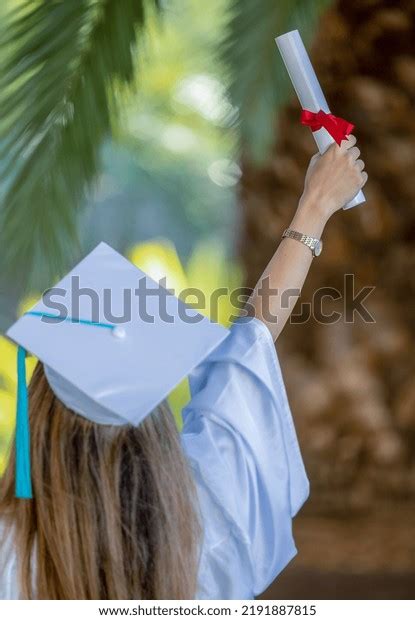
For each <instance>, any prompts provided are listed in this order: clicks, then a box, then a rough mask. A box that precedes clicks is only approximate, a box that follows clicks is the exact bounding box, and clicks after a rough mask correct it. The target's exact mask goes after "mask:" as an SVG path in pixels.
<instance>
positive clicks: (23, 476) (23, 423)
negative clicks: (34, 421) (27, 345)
mask: <svg viewBox="0 0 415 620" xmlns="http://www.w3.org/2000/svg"><path fill="white" fill-rule="evenodd" d="M16 497H18V498H21V499H32V497H33V494H32V480H31V472H30V428H29V398H28V393H27V384H26V351H25V349H23V347H19V348H18V350H17V411H16Z"/></svg>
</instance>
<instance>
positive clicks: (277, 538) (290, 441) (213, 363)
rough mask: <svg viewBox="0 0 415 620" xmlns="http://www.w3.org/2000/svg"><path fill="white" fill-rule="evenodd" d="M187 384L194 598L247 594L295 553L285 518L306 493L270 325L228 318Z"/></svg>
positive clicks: (185, 415)
mask: <svg viewBox="0 0 415 620" xmlns="http://www.w3.org/2000/svg"><path fill="white" fill-rule="evenodd" d="M190 388H191V394H192V399H191V401H190V403H189V405H188V406H187V407H186V408H185V410H184V412H183V421H184V426H183V432H182V443H183V447H184V450H185V452H186V454H187V458H188V460H189V462H190V466H191V468H192V471H193V475H194V479H195V483H196V487H197V492H198V499H199V506H200V512H201V520H202V525H203V531H204V539H203V545H202V551H201V559H200V568H199V593H198V596H199V598H207V599H244V598H252V597H253V596H256V595H257V594H260V593H261V592H263V591H264V590H265V589H266V587H267V586H268V585H269V584H270V583H271V582H272V581H273V580H274V578H275V577H276V576H277V575H278V573H279V572H280V571H281V570H282V569H283V568H284V567H285V566H286V565H287V563H288V562H289V561H290V560H291V559H292V558H293V557H294V555H295V554H296V548H295V544H294V540H293V535H292V517H294V515H295V514H296V513H297V511H298V510H299V509H300V507H301V506H302V504H303V503H304V501H305V500H306V499H307V497H308V493H309V483H308V480H307V476H306V473H305V470H304V465H303V461H302V458H301V454H300V449H299V446H298V441H297V437H296V433H295V429H294V424H293V420H292V417H291V412H290V408H289V405H288V400H287V395H286V391H285V387H284V382H283V378H282V375H281V369H280V366H279V363H278V358H277V354H276V351H275V347H274V342H273V340H272V337H271V334H270V332H269V331H268V328H267V327H266V326H265V325H264V324H263V323H262V322H261V321H259V320H257V319H249V320H245V321H241V322H238V323H235V324H234V325H233V326H232V328H231V331H230V335H229V336H228V337H227V338H226V340H225V341H224V342H223V343H222V344H221V345H220V346H219V347H218V348H217V349H216V350H215V351H214V352H213V353H212V354H211V355H210V356H209V357H208V359H207V360H206V361H205V362H204V363H203V364H202V365H200V366H199V367H198V368H197V369H196V370H195V371H194V372H193V373H192V375H191V377H190Z"/></svg>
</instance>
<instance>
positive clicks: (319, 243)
mask: <svg viewBox="0 0 415 620" xmlns="http://www.w3.org/2000/svg"><path fill="white" fill-rule="evenodd" d="M322 249H323V242H322V241H317V243H316V246H315V248H314V251H313V253H314V256H320V254H321V252H322Z"/></svg>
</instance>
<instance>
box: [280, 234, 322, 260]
mask: <svg viewBox="0 0 415 620" xmlns="http://www.w3.org/2000/svg"><path fill="white" fill-rule="evenodd" d="M284 237H289V238H290V239H295V240H296V241H300V242H301V243H304V245H306V246H307V247H308V248H310V250H311V253H312V255H313V257H314V256H320V254H321V252H322V249H323V242H322V241H321V239H316V238H315V237H310V236H309V235H303V233H300V232H297V231H296V230H292V229H291V228H286V229H285V230H284V232H283V233H282V239H284Z"/></svg>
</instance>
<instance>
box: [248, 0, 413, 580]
mask: <svg viewBox="0 0 415 620" xmlns="http://www.w3.org/2000/svg"><path fill="white" fill-rule="evenodd" d="M276 53H277V52H276ZM312 59H313V63H314V66H315V68H316V71H317V74H318V76H319V78H320V81H321V84H322V87H323V90H324V91H325V94H326V96H327V99H328V101H329V104H330V106H331V109H332V111H333V112H334V113H335V114H337V115H339V116H342V117H344V118H346V119H348V120H351V121H352V122H354V123H355V124H356V130H355V133H356V135H357V137H358V141H359V147H360V149H361V151H362V157H363V158H364V160H365V162H366V169H367V171H368V173H369V182H368V185H367V187H366V189H365V193H366V197H367V204H365V205H362V206H359V207H357V208H354V209H352V210H350V211H345V212H342V213H339V214H337V215H336V216H335V217H334V218H333V220H332V221H331V222H330V223H329V225H328V227H327V229H326V231H325V234H324V244H325V247H324V251H323V254H322V256H321V258H318V259H316V261H315V262H314V264H313V265H312V269H311V273H310V276H309V279H308V281H307V284H306V287H305V289H304V290H303V293H302V297H301V301H302V302H310V301H311V300H312V296H313V293H314V291H316V290H317V289H318V288H320V287H323V286H328V287H334V288H336V289H338V290H339V291H341V292H342V294H343V295H344V289H345V286H344V274H354V277H355V284H354V286H355V291H356V293H357V292H358V291H359V290H360V288H362V287H364V286H368V285H369V286H374V287H376V288H375V290H374V291H373V292H372V293H371V294H370V295H369V297H368V299H367V300H366V304H365V305H366V307H367V308H368V310H369V311H370V313H371V314H372V316H373V317H374V319H375V323H367V322H364V321H363V320H362V318H361V317H360V316H355V317H354V320H353V322H349V323H346V322H345V320H344V316H342V318H341V319H340V321H338V322H337V323H334V324H322V322H321V320H320V321H319V320H317V319H316V318H315V317H314V318H311V319H309V320H308V321H306V322H301V321H300V322H297V323H296V324H291V325H289V326H287V328H286V330H285V331H284V334H283V336H282V337H281V339H280V341H279V342H278V350H279V353H280V357H281V363H282V367H283V371H284V375H285V378H286V382H287V389H288V393H289V397H290V401H291V404H292V409H293V413H294V417H295V420H296V426H297V430H298V433H299V436H300V442H301V446H302V452H303V455H304V458H305V461H306V466H307V469H308V473H309V476H310V480H311V488H312V493H311V500H310V501H309V503H308V504H307V506H306V508H305V510H304V512H303V513H302V516H300V517H299V522H298V524H297V529H298V531H299V533H300V541H299V543H300V550H301V545H302V544H303V547H304V549H305V548H309V549H310V553H311V552H312V549H314V550H315V548H316V545H318V541H317V540H316V538H315V537H314V536H311V538H310V532H314V533H316V536H317V535H318V530H319V527H320V526H321V527H324V528H325V531H326V532H327V531H329V530H330V526H328V523H330V522H332V523H334V522H335V521H336V520H338V521H339V522H340V520H341V519H342V518H343V517H346V516H347V517H348V522H349V523H350V527H351V528H353V527H355V526H354V525H353V523H355V521H353V519H362V518H364V519H366V518H369V520H370V519H375V520H376V518H381V517H380V516H379V515H381V514H384V513H385V514H386V513H387V514H389V516H387V517H385V527H384V529H383V530H382V533H380V532H379V540H378V539H374V540H373V541H372V542H373V545H372V550H373V554H374V555H373V554H372V556H373V557H372V560H373V561H372V560H371V559H370V557H369V558H368V562H367V565H368V567H369V568H368V570H375V569H376V566H382V567H383V565H384V564H385V558H386V559H387V558H388V556H387V555H385V554H388V553H389V551H390V550H389V551H388V546H386V547H385V552H384V554H383V557H381V556H382V553H379V549H377V550H376V551H375V549H376V548H377V546H378V545H377V542H379V543H381V539H383V538H384V537H385V536H394V532H395V533H396V531H397V530H400V531H401V535H404V534H403V533H402V532H404V531H405V527H406V524H405V520H404V519H402V522H401V521H400V514H403V512H404V511H403V512H402V513H401V512H400V507H402V508H403V507H405V506H406V507H407V506H408V505H410V504H411V502H412V501H414V500H415V380H414V376H415V358H414V355H413V349H414V346H413V345H414V340H415V338H414V336H415V313H414V308H413V304H414V301H415V245H414V240H415V1H414V0H400V1H399V2H396V1H395V2H391V1H387V0H340V1H338V2H337V3H336V5H335V6H334V8H332V9H331V10H330V11H328V12H327V13H326V14H324V16H323V18H322V20H321V23H320V26H319V32H318V33H317V36H316V39H315V42H314V45H313V48H312ZM299 112H300V110H299V104H298V102H297V99H296V98H295V97H294V96H293V99H292V101H291V103H290V104H289V105H287V106H286V107H285V109H283V110H282V111H281V114H280V118H279V132H278V139H277V140H276V144H275V147H274V150H273V154H272V157H271V158H270V159H269V161H268V162H267V164H266V165H264V166H263V167H261V168H260V169H258V168H255V167H253V166H252V165H251V164H250V163H249V162H245V165H244V175H243V186H242V209H243V223H244V231H243V237H242V243H241V254H242V257H243V261H244V263H245V267H246V272H247V280H248V284H249V285H250V286H252V285H253V284H254V283H255V281H256V279H257V278H258V276H259V275H260V273H261V271H262V269H263V268H264V266H265V264H266V263H267V261H268V260H269V258H270V257H271V255H272V254H273V252H274V251H275V249H276V247H277V244H278V243H279V238H280V236H281V233H282V231H283V229H284V228H285V227H286V226H287V225H288V223H289V222H290V218H291V217H292V215H293V213H294V209H295V206H296V204H297V201H298V198H299V196H300V194H301V191H302V184H303V179H304V174H305V170H306V166H307V163H308V161H309V159H310V157H311V155H312V154H313V152H314V151H315V144H314V140H313V138H312V136H311V134H310V133H309V132H308V131H307V130H306V129H305V128H304V127H302V126H301V125H300V123H299ZM343 304H344V301H340V302H336V303H333V304H332V305H331V306H329V305H327V304H326V305H325V306H324V312H326V313H329V312H330V311H331V310H333V309H334V310H339V311H342V308H343ZM346 307H347V308H348V309H349V311H350V310H351V308H352V297H351V296H349V297H348V298H347V299H346ZM296 312H299V307H298V306H297V308H296ZM391 510H393V511H394V512H395V518H392V519H391V518H390V514H391V513H390V511H391ZM385 511H386V512H385ZM319 517H320V518H321V522H320V526H319V525H318V522H316V519H318V518H319ZM307 519H308V520H307ZM327 520H328V521H327ZM330 520H331V521H330ZM369 522H370V521H369ZM304 523H305V524H306V525H304ZM324 523H325V525H324ZM407 523H408V521H407ZM307 524H309V526H308V525H307ZM307 527H309V528H311V529H308V530H307ZM345 527H346V530H347V522H346V525H345ZM304 528H305V530H304ZM313 528H314V529H313ZM346 530H344V532H345V531H346ZM369 530H370V527H369ZM344 532H343V534H341V532H339V531H338V530H337V534H336V530H335V528H334V531H333V536H332V539H330V537H328V538H327V536H326V538H325V539H324V544H325V545H329V546H330V544H331V542H330V541H332V542H333V544H334V545H336V544H337V545H338V546H337V548H338V549H339V545H340V546H341V544H342V543H341V541H340V540H339V539H340V538H341V537H342V536H343V539H344V536H345V534H344ZM350 534H351V536H352V535H353V529H351V530H350ZM357 535H359V534H357ZM362 535H363V534H362ZM373 535H374V536H375V532H374V534H373ZM346 538H347V535H346ZM308 539H310V544H309V545H308V546H307V540H308ZM336 541H337V543H336ZM407 542H408V541H407ZM345 544H346V543H345ZM411 545H412V549H411V548H410V546H411ZM404 546H405V544H404V543H403V541H402V548H403V547H404ZM370 553H371V550H370V548H369V549H368V550H366V552H365V554H366V557H367V554H369V556H370ZM405 553H406V552H405ZM330 554H331V558H332V559H331V561H330V566H331V569H335V568H336V566H339V565H344V564H345V563H346V564H347V549H346V551H345V552H344V551H340V550H339V552H338V554H337V556H336V546H335V547H334V548H332V549H330ZM351 555H352V553H351ZM300 556H301V554H300ZM303 557H305V556H303ZM410 557H411V558H412V560H410V559H409V558H410ZM304 561H305V563H306V564H307V563H310V561H309V560H307V558H306V557H305V560H304ZM315 561H316V562H319V561H320V562H321V563H323V565H324V562H325V560H324V558H323V559H321V560H318V559H316V560H315ZM353 562H356V556H354V559H353V558H352V557H350V565H352V563H353ZM311 563H312V561H311ZM390 563H391V565H390V568H393V566H394V563H395V564H396V565H397V566H398V565H399V568H400V569H404V568H406V569H409V568H410V567H412V569H415V548H414V541H413V531H412V540H411V541H410V542H409V544H408V549H407V554H406V555H405V559H403V558H402V557H401V556H400V557H399V558H397V555H396V553H395V554H394V555H393V557H392V558H391V559H390ZM356 564H357V565H359V562H358V561H357V562H356ZM324 566H325V565H324ZM359 568H360V567H359ZM362 570H364V567H362Z"/></svg>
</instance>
